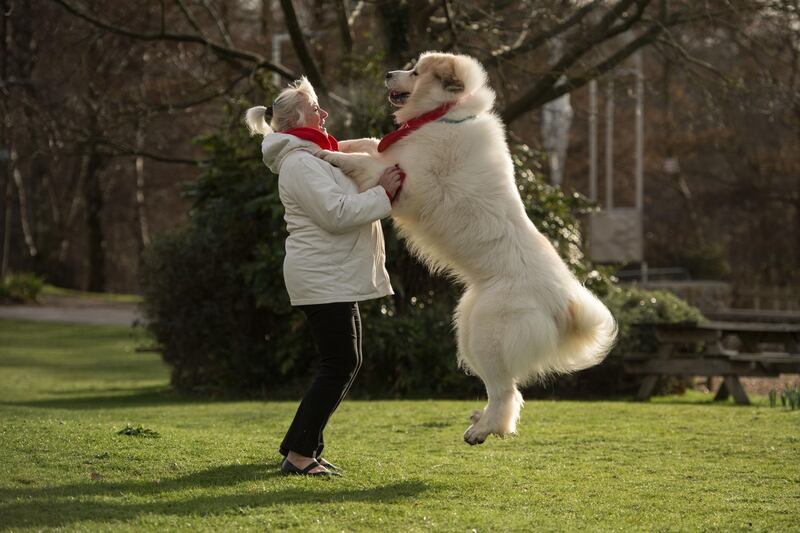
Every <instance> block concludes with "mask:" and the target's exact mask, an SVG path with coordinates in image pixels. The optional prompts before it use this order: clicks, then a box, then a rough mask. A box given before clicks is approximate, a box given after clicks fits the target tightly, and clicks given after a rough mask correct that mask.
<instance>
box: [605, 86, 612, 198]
mask: <svg viewBox="0 0 800 533" xmlns="http://www.w3.org/2000/svg"><path fill="white" fill-rule="evenodd" d="M613 208H614V80H613V79H609V80H608V85H606V209H609V210H610V209H613Z"/></svg>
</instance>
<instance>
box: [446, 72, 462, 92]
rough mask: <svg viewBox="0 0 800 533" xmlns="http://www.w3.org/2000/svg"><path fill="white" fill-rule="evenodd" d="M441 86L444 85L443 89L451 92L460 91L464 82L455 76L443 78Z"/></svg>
mask: <svg viewBox="0 0 800 533" xmlns="http://www.w3.org/2000/svg"><path fill="white" fill-rule="evenodd" d="M442 86H443V87H444V90H445V91H449V92H451V93H460V92H461V91H463V90H464V82H463V81H461V80H459V79H458V78H456V77H455V76H453V77H452V78H446V79H443V80H442Z"/></svg>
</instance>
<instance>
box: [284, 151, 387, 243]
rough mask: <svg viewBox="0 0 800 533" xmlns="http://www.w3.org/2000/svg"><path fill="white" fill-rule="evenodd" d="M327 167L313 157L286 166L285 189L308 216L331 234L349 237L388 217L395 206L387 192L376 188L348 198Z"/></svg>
mask: <svg viewBox="0 0 800 533" xmlns="http://www.w3.org/2000/svg"><path fill="white" fill-rule="evenodd" d="M326 167H327V163H325V162H323V161H321V160H319V159H316V158H312V157H300V158H295V159H294V160H293V161H287V162H286V163H284V168H282V169H281V171H282V173H284V172H285V173H286V175H285V179H284V180H282V181H283V183H284V187H285V188H286V190H287V191H288V192H289V193H290V194H291V196H292V197H293V199H294V200H295V201H296V202H297V203H298V204H299V205H300V207H301V208H302V209H303V210H304V211H305V213H306V214H307V215H308V216H309V217H310V218H311V219H312V220H313V221H314V222H315V223H316V224H317V225H318V226H319V227H321V228H322V229H324V230H325V231H328V232H330V233H346V232H348V231H351V230H353V229H355V228H357V227H358V226H361V225H363V224H367V223H370V222H374V221H376V220H380V219H381V218H385V217H387V216H389V214H390V213H391V211H392V206H391V203H390V201H389V197H388V195H387V194H386V191H385V189H384V188H383V187H382V186H380V185H379V186H375V187H372V188H370V189H367V190H366V191H364V192H361V193H358V194H347V193H346V192H345V191H344V190H343V189H342V188H341V187H340V186H339V184H337V183H336V180H335V179H334V178H333V176H332V175H331V169H330V167H327V168H326Z"/></svg>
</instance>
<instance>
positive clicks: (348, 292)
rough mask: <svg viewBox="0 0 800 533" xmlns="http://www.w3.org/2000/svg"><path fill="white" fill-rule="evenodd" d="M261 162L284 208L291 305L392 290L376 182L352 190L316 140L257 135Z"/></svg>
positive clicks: (382, 198) (386, 206)
mask: <svg viewBox="0 0 800 533" xmlns="http://www.w3.org/2000/svg"><path fill="white" fill-rule="evenodd" d="M261 148H262V151H263V154H264V163H265V164H266V165H267V166H268V167H269V168H270V170H272V171H273V172H274V173H276V174H278V190H279V192H280V198H281V203H283V207H284V209H285V215H284V218H285V219H286V229H287V230H288V231H289V237H287V239H286V258H285V259H284V262H283V278H284V281H285V282H286V290H287V291H288V292H289V298H290V299H291V301H292V305H309V304H323V303H333V302H358V301H362V300H370V299H373V298H380V297H381V296H386V295H388V294H394V292H393V291H392V286H391V284H390V283H389V274H388V273H387V272H386V267H385V266H384V261H385V258H386V252H385V251H384V245H383V231H382V230H381V223H380V219H381V218H384V217H387V216H389V214H390V212H391V210H392V207H391V203H390V202H389V198H388V196H387V195H386V193H385V191H384V189H383V187H381V186H376V187H373V188H372V189H369V190H367V191H364V192H362V193H359V192H358V188H357V187H356V185H355V184H354V183H353V182H352V180H350V179H349V178H348V177H347V176H345V175H344V174H343V173H342V172H341V171H340V170H339V169H338V168H336V167H334V166H332V165H330V164H329V163H326V162H325V161H323V160H322V159H319V158H317V157H315V156H314V155H313V154H314V153H315V152H316V151H318V150H319V148H318V147H317V145H316V144H314V143H313V142H311V141H305V140H302V139H299V138H298V137H295V136H294V135H287V134H283V133H270V134H267V135H265V136H264V142H263V143H262V145H261Z"/></svg>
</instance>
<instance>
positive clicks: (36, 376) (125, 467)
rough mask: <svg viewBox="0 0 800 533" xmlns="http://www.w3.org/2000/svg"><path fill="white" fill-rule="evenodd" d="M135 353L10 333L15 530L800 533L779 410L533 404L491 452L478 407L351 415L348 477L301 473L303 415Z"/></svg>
mask: <svg viewBox="0 0 800 533" xmlns="http://www.w3.org/2000/svg"><path fill="white" fill-rule="evenodd" d="M135 342H136V340H135V339H134V338H133V337H132V336H131V335H130V332H129V330H127V329H124V328H117V327H109V326H90V327H83V326H72V325H70V326H66V325H55V324H33V323H25V322H9V321H0V368H1V370H0V372H1V373H0V421H1V422H0V424H1V429H0V450H2V461H0V528H3V529H8V530H15V531H17V530H31V531H33V530H39V529H42V528H57V527H63V528H65V529H68V530H92V531H95V530H100V531H110V530H114V531H120V530H127V531H140V530H152V531H162V530H193V531H228V530H234V529H244V530H257V531H273V530H275V531H277V530H289V531H398V530H403V531H430V530H435V531H472V530H477V531H596V530H620V531H629V530H640V531H675V530H720V531H721V530H751V529H754V530H770V531H779V530H797V529H798V524H799V522H798V511H800V468H798V452H799V451H800V434H799V433H798V429H799V428H800V417H798V415H799V414H800V413H798V412H790V411H786V410H781V409H770V408H768V407H765V405H764V400H763V399H758V400H759V403H758V404H757V405H756V406H753V407H738V406H734V405H732V404H723V405H712V404H710V403H709V402H708V397H707V396H703V395H694V396H690V397H688V398H687V397H680V398H677V397H671V398H661V399H659V400H658V401H655V402H653V403H650V404H636V403H630V402H625V401H612V402H567V401H530V402H528V403H527V405H526V407H525V409H524V410H523V419H522V422H521V424H520V428H519V429H520V435H519V436H518V437H515V438H508V439H504V440H501V439H490V440H489V441H487V442H486V444H484V445H482V446H477V447H469V446H466V445H465V444H463V442H462V441H461V434H462V432H463V430H464V429H465V427H466V417H467V414H468V413H469V412H470V410H471V409H473V408H475V407H478V406H479V405H480V402H479V401H478V400H477V399H476V400H475V401H377V402H360V401H346V402H344V403H343V404H342V405H341V407H340V409H339V411H338V412H337V414H336V415H335V416H334V417H333V419H332V420H331V423H330V425H329V429H328V430H327V431H326V441H327V443H328V453H327V454H326V455H327V456H328V458H329V459H330V460H331V461H334V462H336V463H338V464H340V465H341V466H342V467H344V468H345V470H346V475H345V476H344V477H342V478H335V479H307V478H299V477H290V478H287V477H284V476H281V475H279V474H278V459H279V456H278V454H277V452H276V449H277V447H278V444H279V442H280V438H281V437H282V435H283V431H284V430H285V428H286V427H287V425H288V423H289V421H290V419H291V417H292V415H293V412H294V409H295V404H294V403H292V402H260V401H228V402H223V401H216V402H215V401H207V400H198V399H188V398H181V397H178V396H176V395H174V394H172V393H170V392H169V390H168V389H167V381H168V372H167V370H166V369H165V367H164V366H163V365H162V364H161V362H160V361H159V359H158V356H157V355H154V354H142V353H136V352H135V351H134V350H133V348H134V345H135ZM127 424H130V425H133V426H139V425H141V426H143V427H144V428H147V429H151V430H153V431H156V432H158V433H159V435H160V436H159V437H158V438H144V437H135V436H127V435H118V434H117V433H118V431H120V430H121V429H123V428H125V426H126V425H127Z"/></svg>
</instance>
